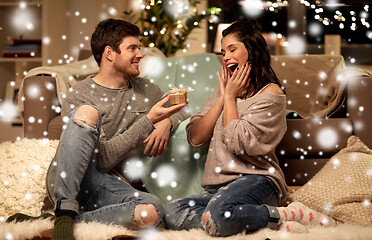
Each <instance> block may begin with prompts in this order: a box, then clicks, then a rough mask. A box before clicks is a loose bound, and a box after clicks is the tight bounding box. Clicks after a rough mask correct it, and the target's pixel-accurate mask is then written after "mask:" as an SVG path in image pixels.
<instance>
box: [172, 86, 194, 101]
mask: <svg viewBox="0 0 372 240" xmlns="http://www.w3.org/2000/svg"><path fill="white" fill-rule="evenodd" d="M170 87H171V88H172V90H170V91H169V92H168V94H169V100H170V103H171V104H172V105H174V104H180V103H186V101H187V92H188V91H194V89H192V88H191V87H187V86H185V87H182V88H177V87H176V86H174V85H170Z"/></svg>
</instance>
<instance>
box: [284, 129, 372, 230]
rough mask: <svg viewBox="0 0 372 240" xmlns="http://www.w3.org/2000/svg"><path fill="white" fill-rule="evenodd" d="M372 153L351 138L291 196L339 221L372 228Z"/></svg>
mask: <svg viewBox="0 0 372 240" xmlns="http://www.w3.org/2000/svg"><path fill="white" fill-rule="evenodd" d="M371 199H372V150H371V149H369V148H368V147H367V146H366V145H365V144H364V143H363V142H362V141H361V140H360V139H359V138H358V137H356V136H351V137H350V138H349V139H348V142H347V146H346V148H344V149H342V150H341V151H339V152H338V153H337V154H335V155H334V156H333V157H332V158H331V159H330V160H329V161H328V162H327V164H326V165H325V166H324V167H323V168H322V169H321V170H320V171H319V172H318V173H317V174H316V175H315V176H314V177H313V178H312V179H311V180H310V181H309V182H308V183H306V184H305V185H304V186H303V187H301V188H300V189H299V190H297V191H296V192H294V193H292V194H291V195H290V196H289V200H290V201H299V202H302V203H303V204H305V205H307V206H309V207H310V208H312V209H314V210H316V211H319V212H323V213H325V214H327V215H328V216H331V217H333V218H334V219H336V220H338V221H342V222H344V223H351V224H359V225H364V226H372V205H371Z"/></svg>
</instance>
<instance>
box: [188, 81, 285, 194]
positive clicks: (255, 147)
mask: <svg viewBox="0 0 372 240" xmlns="http://www.w3.org/2000/svg"><path fill="white" fill-rule="evenodd" d="M218 97H219V89H218V88H217V89H216V90H215V91H214V92H213V93H212V94H211V96H210V97H209V99H208V102H207V104H206V105H205V107H204V108H203V109H202V110H201V111H199V112H198V113H196V114H195V115H193V116H192V117H191V119H190V123H189V124H188V125H187V127H186V128H187V135H188V140H189V143H190V144H191V142H190V127H191V125H192V124H193V122H195V120H197V119H199V118H201V117H203V116H204V115H205V114H207V112H208V111H209V110H210V109H211V108H212V106H213V105H214V104H215V102H216V100H217V98H218ZM285 106H286V97H285V95H278V94H272V93H261V94H258V95H255V96H253V97H251V98H248V99H246V100H240V101H239V100H238V102H237V110H238V115H239V118H238V119H236V120H233V121H231V122H230V123H229V124H227V125H226V126H225V127H224V124H223V112H222V113H221V114H220V116H219V118H218V120H217V122H216V124H215V126H214V130H213V137H212V138H211V140H210V143H209V151H208V155H207V159H206V162H205V168H204V175H203V179H202V186H203V187H204V188H213V187H216V186H221V185H223V184H226V183H228V182H230V181H232V180H234V179H236V178H238V177H239V176H240V175H241V174H259V175H265V176H268V177H269V178H270V179H271V180H273V182H274V183H275V185H276V186H277V187H278V190H279V194H280V195H281V197H282V198H284V197H286V196H287V195H288V189H287V185H286V183H285V179H284V174H283V172H282V170H281V168H280V166H279V162H278V159H277V157H276V155H275V147H276V146H277V145H278V143H279V142H280V141H281V139H282V137H283V135H284V133H285V132H286V130H287V124H286V119H285ZM205 144H208V143H205ZM205 144H203V145H205ZM200 146H201V145H200ZM200 146H195V147H200Z"/></svg>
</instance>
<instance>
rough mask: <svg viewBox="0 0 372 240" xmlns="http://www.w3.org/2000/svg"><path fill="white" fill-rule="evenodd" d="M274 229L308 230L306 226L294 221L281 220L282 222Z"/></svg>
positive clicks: (281, 230) (299, 231) (306, 231)
mask: <svg viewBox="0 0 372 240" xmlns="http://www.w3.org/2000/svg"><path fill="white" fill-rule="evenodd" d="M276 230H277V231H280V232H291V233H308V232H309V230H308V229H307V227H305V226H304V225H302V224H301V223H298V222H295V221H286V222H283V223H282V224H280V225H278V228H277V229H276Z"/></svg>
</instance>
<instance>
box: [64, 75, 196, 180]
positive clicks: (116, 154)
mask: <svg viewBox="0 0 372 240" xmlns="http://www.w3.org/2000/svg"><path fill="white" fill-rule="evenodd" d="M91 77H92V76H89V77H87V78H86V79H85V80H83V81H81V82H79V83H77V84H76V85H75V86H74V87H73V89H70V91H69V93H68V94H67V97H66V98H65V99H64V101H63V104H62V116H68V115H69V113H70V112H71V111H72V110H73V109H75V108H77V107H78V106H80V105H82V104H89V105H92V106H95V107H96V108H97V109H98V111H99V113H100V114H101V130H100V138H99V159H97V167H98V168H99V169H100V170H102V171H105V172H108V171H110V170H112V169H113V168H114V169H115V170H116V172H118V173H119V174H120V175H122V176H123V177H125V172H124V166H125V162H126V160H129V159H130V158H137V159H138V158H139V157H140V155H141V151H142V150H143V143H142V142H143V141H144V140H145V139H146V138H147V137H148V136H149V135H150V133H151V132H152V131H153V130H154V125H153V124H152V123H151V122H150V120H149V119H148V118H147V117H146V114H147V113H148V112H149V111H150V109H151V108H152V106H153V105H154V104H156V103H157V102H158V101H159V100H160V99H161V97H162V96H163V94H164V93H163V92H162V91H161V90H160V88H159V87H158V86H156V85H154V84H152V83H151V82H150V81H149V80H147V79H144V78H140V77H136V78H133V79H130V81H129V86H128V87H127V88H120V89H111V88H106V87H104V86H101V85H99V84H97V83H95V82H94V81H93V80H92V78H91ZM187 117H189V114H188V113H187V112H186V111H184V110H181V111H180V112H178V113H176V114H174V115H172V116H171V117H170V119H171V121H172V124H173V127H172V129H175V128H177V126H178V125H179V123H180V122H182V121H183V120H185V119H186V118H187Z"/></svg>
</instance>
